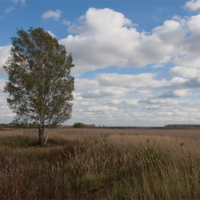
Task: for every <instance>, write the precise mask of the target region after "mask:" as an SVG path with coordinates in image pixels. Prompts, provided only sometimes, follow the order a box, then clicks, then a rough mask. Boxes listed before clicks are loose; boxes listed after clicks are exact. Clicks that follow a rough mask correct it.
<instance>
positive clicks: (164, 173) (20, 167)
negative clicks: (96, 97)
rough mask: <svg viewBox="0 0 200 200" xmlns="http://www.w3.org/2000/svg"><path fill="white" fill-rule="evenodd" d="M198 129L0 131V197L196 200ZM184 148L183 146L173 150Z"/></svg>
mask: <svg viewBox="0 0 200 200" xmlns="http://www.w3.org/2000/svg"><path fill="white" fill-rule="evenodd" d="M199 136H200V130H198V129H72V128H71V129H70V128H67V129H54V130H53V131H52V133H51V134H50V137H49V140H48V142H47V145H46V146H45V147H44V148H41V147H39V146H38V134H37V130H34V129H26V130H24V129H16V130H14V129H13V130H11V129H10V130H4V131H0V199H2V200H4V199H6V200H7V199H30V200H31V199H120V200H121V199H200V190H199V188H200V145H199V142H200V137H199ZM181 143H183V145H180V144H181Z"/></svg>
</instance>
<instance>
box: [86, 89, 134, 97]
mask: <svg viewBox="0 0 200 200" xmlns="http://www.w3.org/2000/svg"><path fill="white" fill-rule="evenodd" d="M129 91H131V90H130V89H127V88H123V87H106V88H103V89H95V90H89V91H88V92H83V93H82V97H83V98H106V97H118V98H119V97H123V96H124V95H125V94H126V93H127V92H129Z"/></svg>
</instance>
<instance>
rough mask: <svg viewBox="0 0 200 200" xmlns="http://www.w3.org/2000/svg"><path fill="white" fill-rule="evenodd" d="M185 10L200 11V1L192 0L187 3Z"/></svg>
mask: <svg viewBox="0 0 200 200" xmlns="http://www.w3.org/2000/svg"><path fill="white" fill-rule="evenodd" d="M185 8H188V9H189V10H193V11H196V10H198V9H200V0H190V1H188V2H186V3H185Z"/></svg>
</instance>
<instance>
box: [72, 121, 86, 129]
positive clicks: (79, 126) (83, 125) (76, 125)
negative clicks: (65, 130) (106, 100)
mask: <svg viewBox="0 0 200 200" xmlns="http://www.w3.org/2000/svg"><path fill="white" fill-rule="evenodd" d="M73 127H74V128H85V124H83V123H81V122H78V123H74V125H73Z"/></svg>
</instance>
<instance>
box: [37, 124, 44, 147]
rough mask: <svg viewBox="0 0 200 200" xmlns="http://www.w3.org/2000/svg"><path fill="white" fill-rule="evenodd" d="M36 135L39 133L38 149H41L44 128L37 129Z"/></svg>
mask: <svg viewBox="0 0 200 200" xmlns="http://www.w3.org/2000/svg"><path fill="white" fill-rule="evenodd" d="M38 133H39V145H40V147H43V145H44V142H43V136H44V126H40V127H39V130H38Z"/></svg>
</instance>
